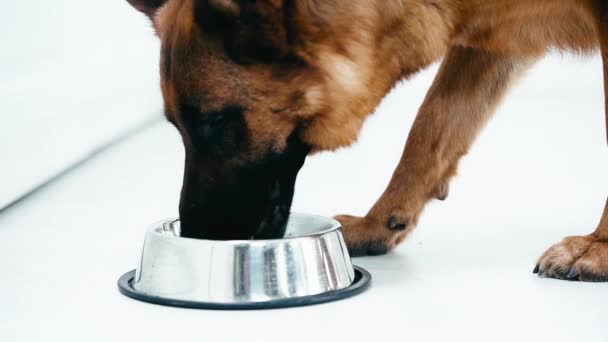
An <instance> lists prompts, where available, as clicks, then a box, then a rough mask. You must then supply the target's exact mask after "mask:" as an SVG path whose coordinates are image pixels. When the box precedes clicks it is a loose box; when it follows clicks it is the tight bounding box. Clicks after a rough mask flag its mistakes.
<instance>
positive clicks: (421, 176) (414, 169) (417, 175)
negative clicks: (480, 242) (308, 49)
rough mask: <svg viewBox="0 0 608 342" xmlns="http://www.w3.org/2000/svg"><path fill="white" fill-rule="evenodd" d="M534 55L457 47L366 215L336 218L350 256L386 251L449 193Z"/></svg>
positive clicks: (435, 83) (449, 57) (447, 59)
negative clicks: (465, 157) (459, 168)
mask: <svg viewBox="0 0 608 342" xmlns="http://www.w3.org/2000/svg"><path fill="white" fill-rule="evenodd" d="M531 61H532V59H530V58H515V57H512V56H504V55H497V54H493V53H489V52H485V51H480V50H475V49H471V48H464V47H453V48H451V50H450V51H449V52H448V54H447V55H446V58H445V60H444V62H443V64H442V65H441V68H440V69H439V72H438V74H437V76H436V78H435V81H434V83H433V85H432V86H431V88H430V90H429V92H428V94H427V96H426V99H425V101H424V103H423V105H422V106H421V108H420V110H419V112H418V116H417V117H416V120H415V121H414V124H413V126H412V129H411V131H410V134H409V137H408V139H407V143H406V146H405V150H404V152H403V156H402V157H401V161H400V162H399V165H398V166H397V169H396V170H395V172H394V174H393V177H392V179H391V181H390V183H389V185H388V187H387V188H386V190H385V191H384V193H383V194H382V196H381V197H380V199H379V200H378V201H377V202H376V204H375V205H374V206H373V207H372V208H371V210H370V211H369V212H368V213H367V215H366V216H365V217H353V216H348V215H340V216H337V217H336V219H338V220H339V221H340V222H341V223H342V225H343V226H344V234H345V238H346V243H347V245H348V247H349V250H350V252H351V255H353V256H360V255H378V254H384V253H386V252H388V251H389V250H391V249H392V248H394V247H395V246H396V245H397V244H399V243H400V242H401V241H403V240H404V239H405V237H406V236H407V235H408V233H409V232H411V231H412V229H413V228H414V227H415V225H416V223H417V221H418V217H419V215H420V213H421V212H422V210H423V208H424V206H425V204H426V203H427V202H428V201H429V200H430V199H432V198H440V199H443V198H445V197H446V196H447V189H448V182H449V179H450V177H452V176H453V175H454V174H455V172H456V167H457V163H458V160H459V159H460V157H462V156H463V155H464V154H466V153H467V151H468V149H469V147H470V146H471V144H472V143H473V140H474V139H475V137H476V136H477V133H478V132H479V130H480V129H481V128H482V127H483V126H484V125H485V123H486V121H487V120H488V118H489V117H490V116H491V114H492V113H493V112H494V108H495V107H496V105H497V104H498V102H499V101H500V99H501V98H502V97H503V95H504V94H505V92H506V90H507V88H508V86H509V84H510V83H511V81H512V80H513V79H515V78H516V77H517V76H518V75H519V74H520V73H521V72H522V71H523V70H525V69H526V67H527V66H529V65H530V64H531Z"/></svg>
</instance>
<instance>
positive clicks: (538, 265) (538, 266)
mask: <svg viewBox="0 0 608 342" xmlns="http://www.w3.org/2000/svg"><path fill="white" fill-rule="evenodd" d="M538 271H540V264H536V267H534V271H532V273H534V274H537V273H538Z"/></svg>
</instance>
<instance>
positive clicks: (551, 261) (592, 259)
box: [534, 236, 608, 281]
mask: <svg viewBox="0 0 608 342" xmlns="http://www.w3.org/2000/svg"><path fill="white" fill-rule="evenodd" d="M534 273H538V275H539V276H540V277H549V278H556V279H565V280H581V281H608V242H603V241H599V240H597V239H596V238H594V237H592V236H572V237H567V238H565V239H563V240H562V241H561V242H560V243H557V244H555V245H553V246H551V248H549V249H548V250H547V251H546V252H545V253H544V254H543V255H542V256H541V257H540V259H539V261H538V264H537V265H536V268H535V269H534Z"/></svg>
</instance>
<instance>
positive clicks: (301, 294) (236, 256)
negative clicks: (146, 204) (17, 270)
mask: <svg viewBox="0 0 608 342" xmlns="http://www.w3.org/2000/svg"><path fill="white" fill-rule="evenodd" d="M370 279H371V276H370V275H369V273H368V272H367V271H365V270H363V269H361V268H359V267H356V266H355V267H353V265H352V263H351V260H350V256H349V254H348V250H347V249H346V244H345V243H344V238H343V236H342V229H341V226H340V223H338V222H337V221H336V220H333V219H330V218H326V217H322V216H316V215H308V214H295V213H292V214H291V216H290V218H289V221H288V223H287V230H286V232H285V237H284V238H282V239H274V240H232V241H216V240H199V239H191V238H182V237H180V226H179V220H171V221H166V222H161V223H158V224H156V225H153V226H152V227H151V228H150V229H149V230H148V232H147V233H146V239H145V242H144V247H143V252H142V256H141V261H140V265H139V267H138V268H137V270H136V271H131V272H128V273H126V274H125V275H123V276H122V277H121V278H120V280H119V284H118V285H119V289H120V291H121V292H122V293H123V294H125V295H127V296H130V297H133V298H135V299H139V300H143V301H147V302H152V303H157V304H163V305H171V306H179V307H191V308H208V309H261V308H276V307H286V306H300V305H310V304H316V303H322V302H328V301H333V300H337V299H341V298H345V297H349V296H352V295H355V294H357V293H360V292H362V291H364V290H365V289H366V288H367V287H368V286H369V281H370Z"/></svg>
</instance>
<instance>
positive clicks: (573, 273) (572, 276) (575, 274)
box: [566, 267, 578, 280]
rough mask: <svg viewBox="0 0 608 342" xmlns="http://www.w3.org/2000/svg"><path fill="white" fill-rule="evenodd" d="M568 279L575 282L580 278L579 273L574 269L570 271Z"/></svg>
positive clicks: (567, 275)
mask: <svg viewBox="0 0 608 342" xmlns="http://www.w3.org/2000/svg"><path fill="white" fill-rule="evenodd" d="M566 278H568V279H571V280H574V279H576V278H578V272H577V271H576V269H575V268H574V267H573V268H571V269H570V271H568V274H566Z"/></svg>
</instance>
